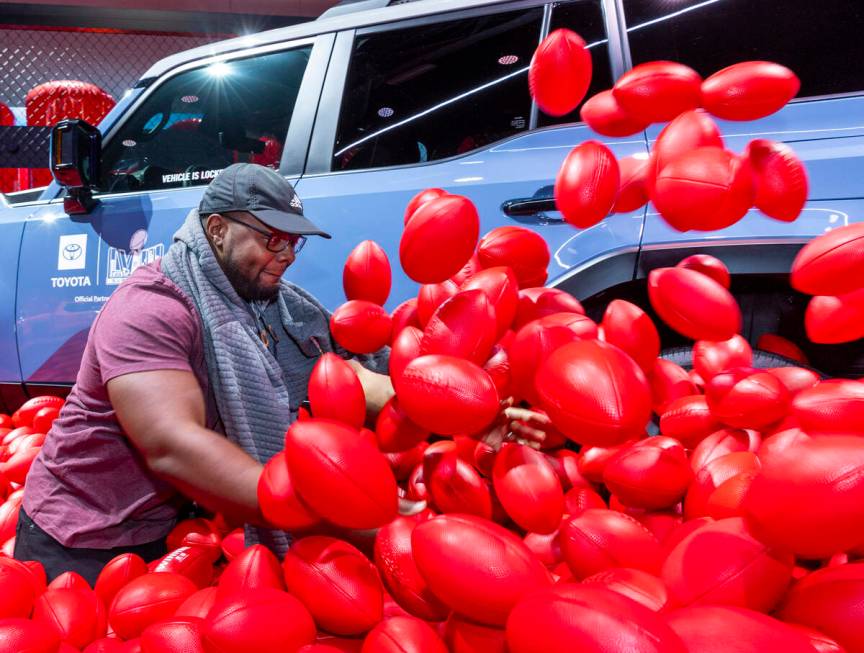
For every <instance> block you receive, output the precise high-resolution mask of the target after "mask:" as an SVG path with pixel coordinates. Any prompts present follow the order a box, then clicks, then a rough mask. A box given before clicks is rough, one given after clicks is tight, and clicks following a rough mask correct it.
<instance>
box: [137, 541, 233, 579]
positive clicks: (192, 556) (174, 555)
mask: <svg viewBox="0 0 864 653" xmlns="http://www.w3.org/2000/svg"><path fill="white" fill-rule="evenodd" d="M221 553H222V552H221V551H220V550H219V546H218V545H214V546H212V547H211V546H187V545H184V546H181V547H179V548H177V549H174V550H173V551H170V552H169V553H168V554H167V555H165V556H163V557H162V558H161V559H160V560H159V561H158V562H157V563H156V564H155V565H154V566H152V567H151V568H150V571H151V573H157V572H158V573H161V572H172V573H175V574H180V575H181V576H185V577H186V578H188V579H189V580H191V581H192V582H193V583H195V587H197V588H199V589H201V588H204V587H207V586H209V585H210V584H211V583H212V582H213V572H214V570H213V563H214V562H216V560H217V559H218V558H219V557H220V555H221Z"/></svg>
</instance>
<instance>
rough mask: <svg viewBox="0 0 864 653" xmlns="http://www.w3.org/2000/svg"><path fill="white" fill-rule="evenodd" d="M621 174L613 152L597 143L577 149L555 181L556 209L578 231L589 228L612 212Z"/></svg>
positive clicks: (560, 170)
mask: <svg viewBox="0 0 864 653" xmlns="http://www.w3.org/2000/svg"><path fill="white" fill-rule="evenodd" d="M619 183H620V171H619V170H618V160H617V159H616V158H615V155H614V154H612V150H610V149H609V148H608V147H606V146H605V145H603V144H602V143H600V142H598V141H585V142H584V143H581V144H580V145H577V146H576V147H575V148H573V150H572V151H571V152H570V154H568V155H567V158H566V159H564V163H562V164H561V168H560V169H559V170H558V175H557V177H556V178H555V206H556V207H557V208H558V210H559V211H561V213H562V214H563V215H564V219H565V220H566V221H567V222H569V223H570V224H572V225H573V226H574V227H577V228H579V229H587V228H588V227H592V226H594V225H595V224H597V223H598V222H600V221H601V220H602V219H603V218H605V217H606V216H607V215H609V213H610V212H611V211H612V206H613V205H614V204H615V198H616V197H617V196H618V186H619Z"/></svg>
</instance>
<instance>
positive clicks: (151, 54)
mask: <svg viewBox="0 0 864 653" xmlns="http://www.w3.org/2000/svg"><path fill="white" fill-rule="evenodd" d="M230 36H231V35H230V34H189V33H155V32H129V31H121V30H114V29H87V28H66V27H64V28H56V27H21V26H12V25H2V24H0V105H4V106H5V107H8V109H9V110H10V111H3V110H2V108H3V107H2V106H0V192H4V193H9V192H14V191H18V190H26V189H27V188H32V187H36V186H40V185H45V184H46V183H48V182H49V181H50V179H51V176H50V173H48V172H47V170H44V169H39V168H34V162H35V161H42V162H47V135H48V132H49V130H48V129H47V128H48V127H50V125H51V124H53V123H54V122H56V121H57V120H61V119H63V118H83V119H85V120H88V121H89V122H94V121H97V122H98V120H99V119H101V117H102V116H104V115H105V113H107V111H108V110H109V109H110V107H111V106H113V103H114V102H116V101H117V100H119V99H120V98H122V97H123V94H124V93H125V92H126V91H127V90H128V89H130V88H132V87H133V86H134V85H135V83H136V82H137V80H138V79H139V78H140V77H141V75H142V74H144V73H145V72H146V71H147V69H148V68H149V67H150V66H151V65H152V64H153V63H155V62H156V61H158V60H159V59H162V58H163V57H166V56H168V55H170V54H174V53H175V52H180V51H182V50H187V49H189V48H194V47H197V46H199V45H205V44H207V43H212V42H213V41H218V40H222V39H224V38H228V37H230ZM59 80H71V81H77V82H85V83H86V84H47V83H48V82H55V81H59ZM90 85H93V86H94V87H96V89H97V90H96V91H94V90H93V88H92V87H91V86H90ZM37 87H40V88H38V89H37V90H36V91H34V90H33V89H36V88H37ZM82 89H86V92H82ZM28 94H29V99H28ZM40 127H41V129H40ZM25 128H29V129H25ZM36 165H38V166H40V167H41V165H44V164H36Z"/></svg>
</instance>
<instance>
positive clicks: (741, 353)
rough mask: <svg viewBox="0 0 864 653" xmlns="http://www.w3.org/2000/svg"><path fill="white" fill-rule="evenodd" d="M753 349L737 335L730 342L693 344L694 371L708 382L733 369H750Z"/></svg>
mask: <svg viewBox="0 0 864 653" xmlns="http://www.w3.org/2000/svg"><path fill="white" fill-rule="evenodd" d="M752 362H753V349H752V348H751V347H750V343H748V342H747V341H746V340H745V339H744V338H743V337H741V336H740V335H738V334H737V333H736V334H735V335H734V336H732V337H731V338H729V340H721V341H716V340H698V341H696V342H695V343H694V344H693V369H694V370H696V373H697V374H698V375H699V376H701V377H702V379H703V380H704V381H706V382H708V381H710V380H711V379H712V378H714V377H715V376H716V375H717V374H720V373H721V372H725V371H726V370H729V369H732V368H733V367H749V366H750V364H751V363H752Z"/></svg>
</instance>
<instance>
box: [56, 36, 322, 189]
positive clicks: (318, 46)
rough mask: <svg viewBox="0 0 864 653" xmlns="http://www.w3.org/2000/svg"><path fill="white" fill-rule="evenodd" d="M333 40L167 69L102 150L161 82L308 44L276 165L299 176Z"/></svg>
mask: <svg viewBox="0 0 864 653" xmlns="http://www.w3.org/2000/svg"><path fill="white" fill-rule="evenodd" d="M334 41H335V35H334V34H333V33H324V34H318V35H316V36H310V37H306V38H301V39H297V40H293V41H285V42H282V43H272V44H268V45H264V46H261V47H257V48H249V49H248V50H235V51H232V52H229V53H224V54H218V55H214V56H212V57H206V58H204V59H196V60H194V61H190V62H188V63H185V64H183V65H182V66H178V67H176V68H172V69H171V70H170V72H168V73H166V74H165V75H163V76H162V77H160V78H159V79H158V80H156V82H154V83H152V84H150V85H149V86H148V87H147V89H146V90H145V91H144V92H143V93H142V94H141V96H140V97H139V98H138V99H137V100H136V101H135V103H134V104H132V105H130V106H129V107H128V108H127V109H126V111H125V112H124V113H123V115H122V116H120V118H119V119H118V120H117V121H116V122H115V123H114V124H113V125H112V126H111V129H110V130H109V131H108V132H107V133H106V134H105V135H104V136H103V140H102V143H103V144H102V149H103V151H104V149H105V146H106V145H107V144H108V143H110V142H111V140H112V139H113V138H115V137H116V136H117V134H118V132H120V131H121V130H122V129H123V127H124V126H125V124H126V123H127V122H128V120H129V119H130V118H131V116H132V115H134V114H135V112H137V111H138V110H139V109H140V108H141V106H142V104H143V103H144V102H146V101H147V100H148V98H149V97H150V95H151V94H152V93H154V92H156V91H157V90H158V89H159V88H161V86H162V85H163V84H165V83H167V82H168V81H169V80H171V79H173V78H174V77H175V76H177V75H181V74H183V73H186V72H188V71H190V70H195V69H197V68H204V67H206V66H209V65H212V64H214V63H217V62H229V61H240V60H243V59H251V58H254V57H258V56H262V55H268V54H276V53H279V52H285V51H288V50H294V49H296V48H300V47H303V46H306V45H311V46H312V50H311V53H310V55H309V63H308V64H307V66H306V71H305V72H304V74H303V80H302V82H301V84H300V91H299V93H298V95H297V101H296V103H295V107H294V114H293V115H292V117H291V122H290V124H289V127H288V133H287V134H286V136H285V147H284V149H283V151H282V159H281V161H280V164H279V173H280V174H281V175H283V176H284V177H292V178H296V177H299V176H300V175H301V174H302V171H303V165H304V162H305V158H306V153H307V150H308V147H309V141H310V138H311V132H312V125H313V123H314V120H315V112H316V111H317V109H318V98H319V97H320V93H321V87H322V86H323V84H324V78H325V75H326V71H327V66H328V63H329V61H330V55H331V52H332V49H333V43H334ZM202 188H203V186H202ZM184 190H189V187H179V188H163V189H158V192H160V193H163V192H172V191H184ZM153 192H157V191H156V190H155V189H149V190H140V191H132V192H117V193H100V194H99V195H98V198H99V199H108V198H112V197H132V196H135V195H147V194H150V193H153ZM62 193H63V189H62V188H61V189H60V194H62Z"/></svg>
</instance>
